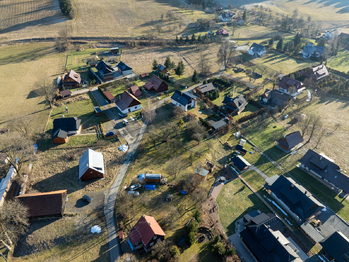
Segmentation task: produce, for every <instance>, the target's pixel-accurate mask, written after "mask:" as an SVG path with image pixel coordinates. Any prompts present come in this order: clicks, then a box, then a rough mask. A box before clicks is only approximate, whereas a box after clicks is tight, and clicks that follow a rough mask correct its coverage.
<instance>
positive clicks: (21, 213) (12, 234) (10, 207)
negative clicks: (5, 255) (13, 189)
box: [0, 200, 29, 250]
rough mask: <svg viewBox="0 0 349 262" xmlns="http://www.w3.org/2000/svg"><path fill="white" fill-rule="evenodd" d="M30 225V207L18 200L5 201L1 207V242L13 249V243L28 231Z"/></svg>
mask: <svg viewBox="0 0 349 262" xmlns="http://www.w3.org/2000/svg"><path fill="white" fill-rule="evenodd" d="M28 226H29V221H28V208H27V207H26V206H24V205H22V204H21V203H20V202H19V201H18V200H9V201H7V202H5V203H4V205H3V206H2V208H1V209H0V242H1V243H2V244H3V245H4V246H6V248H7V249H8V250H11V245H12V244H15V243H16V241H17V240H18V238H19V236H20V235H21V234H23V233H25V232H26V230H27V227H28ZM5 241H7V242H8V243H9V245H8V244H6V242H5Z"/></svg>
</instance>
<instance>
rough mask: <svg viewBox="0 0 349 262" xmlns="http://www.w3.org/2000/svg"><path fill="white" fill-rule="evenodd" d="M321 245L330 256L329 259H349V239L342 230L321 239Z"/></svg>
mask: <svg viewBox="0 0 349 262" xmlns="http://www.w3.org/2000/svg"><path fill="white" fill-rule="evenodd" d="M320 245H321V246H322V247H323V248H324V249H325V251H326V253H327V254H328V255H329V256H330V258H329V261H336V262H348V261H349V239H348V238H347V237H346V236H345V235H344V234H343V233H342V232H340V231H336V232H334V233H333V234H332V235H331V236H329V237H328V238H326V239H324V240H323V241H321V242H320ZM333 259H334V260H333Z"/></svg>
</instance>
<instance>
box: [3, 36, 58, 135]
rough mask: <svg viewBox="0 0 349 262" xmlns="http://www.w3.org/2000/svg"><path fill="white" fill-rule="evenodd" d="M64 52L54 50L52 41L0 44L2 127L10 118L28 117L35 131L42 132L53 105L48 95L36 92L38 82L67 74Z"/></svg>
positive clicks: (8, 122)
mask: <svg viewBox="0 0 349 262" xmlns="http://www.w3.org/2000/svg"><path fill="white" fill-rule="evenodd" d="M64 62H65V56H64V54H57V53H55V52H54V49H53V47H52V44H47V43H39V44H38V43H35V44H26V45H15V46H7V47H0V78H1V80H2V81H3V83H6V84H3V85H1V87H0V91H1V96H0V103H1V105H2V110H1V113H0V119H1V120H0V128H4V127H6V126H7V125H8V124H10V120H11V119H14V118H17V117H22V116H25V117H27V118H29V119H31V121H32V122H33V128H35V131H39V130H40V131H42V130H43V128H44V125H45V123H46V121H47V117H48V113H49V108H48V105H46V103H45V102H44V98H43V97H40V96H38V95H37V94H36V93H35V90H36V89H37V86H36V83H37V82H39V81H40V80H41V79H43V78H49V79H52V80H53V79H55V78H57V77H58V76H60V75H61V74H62V73H63V68H64Z"/></svg>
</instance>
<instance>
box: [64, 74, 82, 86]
mask: <svg viewBox="0 0 349 262" xmlns="http://www.w3.org/2000/svg"><path fill="white" fill-rule="evenodd" d="M80 84H81V76H80V75H79V74H78V73H76V72H75V71H73V70H70V71H69V73H68V74H66V75H65V76H64V79H63V86H64V87H66V88H74V87H79V86H80Z"/></svg>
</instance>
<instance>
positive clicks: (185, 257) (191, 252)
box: [178, 242, 221, 262]
mask: <svg viewBox="0 0 349 262" xmlns="http://www.w3.org/2000/svg"><path fill="white" fill-rule="evenodd" d="M197 257H198V260H195V261H199V262H212V261H219V260H220V259H221V258H220V257H218V256H216V255H215V254H214V253H212V251H211V245H210V243H209V242H206V243H197V242H196V243H195V244H193V245H192V246H191V247H190V248H188V249H186V250H184V251H183V253H182V254H181V255H180V257H179V259H178V261H192V259H195V258H197Z"/></svg>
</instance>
